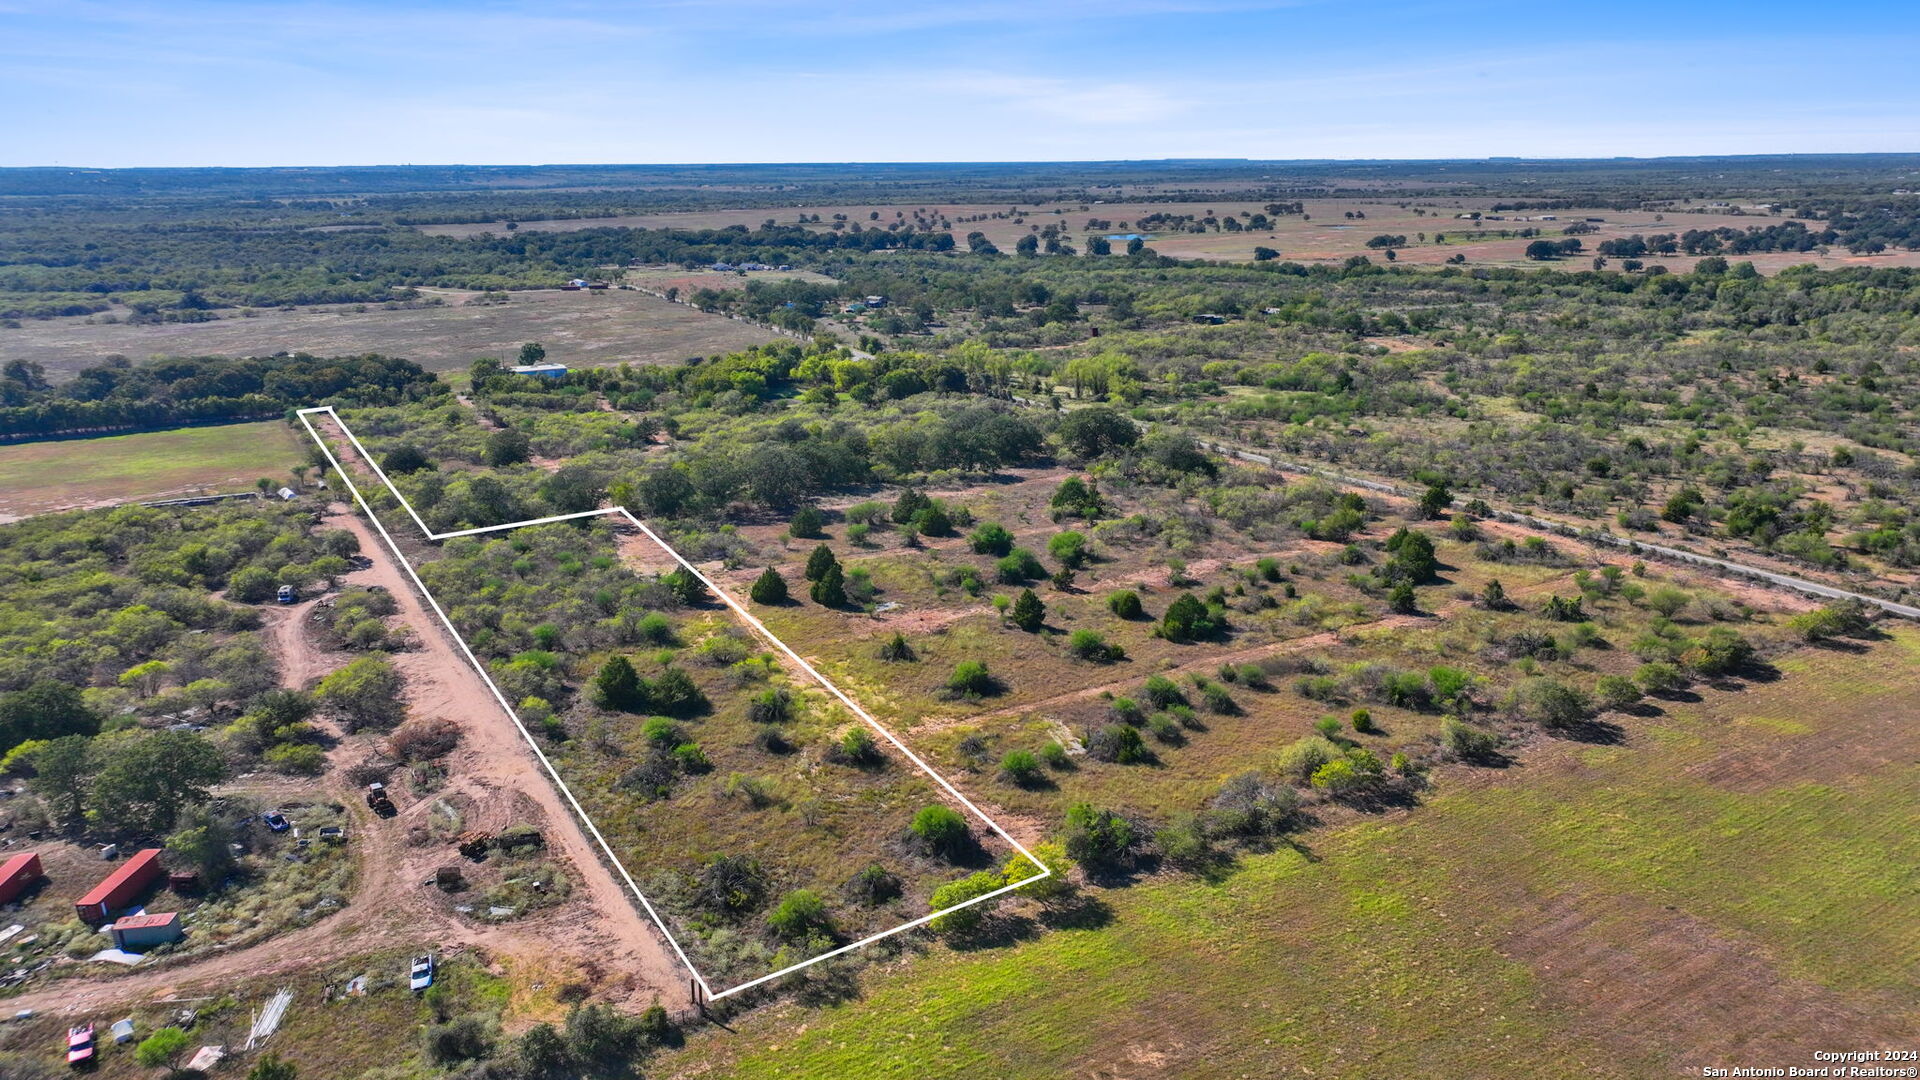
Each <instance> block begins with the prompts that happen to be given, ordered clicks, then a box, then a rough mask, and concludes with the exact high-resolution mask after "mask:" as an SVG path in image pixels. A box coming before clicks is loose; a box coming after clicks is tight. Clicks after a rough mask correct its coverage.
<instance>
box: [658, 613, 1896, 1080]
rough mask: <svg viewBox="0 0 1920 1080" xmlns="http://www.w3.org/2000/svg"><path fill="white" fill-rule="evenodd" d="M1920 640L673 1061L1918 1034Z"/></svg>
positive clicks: (1036, 1060) (765, 1021)
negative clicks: (1904, 673)
mask: <svg viewBox="0 0 1920 1080" xmlns="http://www.w3.org/2000/svg"><path fill="white" fill-rule="evenodd" d="M1916 649H1920V631H1915V630H1913V629H1910V628H1905V627H1902V628H1899V629H1896V630H1895V631H1894V636H1893V638H1892V639H1891V640H1887V641H1882V642H1880V643H1878V644H1875V645H1874V646H1872V647H1871V648H1870V649H1867V650H1865V652H1864V655H1855V654H1852V653H1849V652H1847V651H1842V650H1831V651H1829V650H1806V651H1802V652H1800V653H1797V654H1794V655H1792V656H1790V657H1788V658H1786V662H1785V663H1784V664H1782V669H1783V673H1784V674H1785V676H1786V677H1785V678H1782V679H1780V680H1778V681H1776V682H1772V683H1768V684H1762V685H1756V686H1752V687H1750V688H1749V689H1747V690H1745V691H1743V692H1738V693H1723V692H1719V691H1713V690H1707V691H1705V692H1704V695H1703V697H1702V698H1701V700H1699V701H1697V702H1693V703H1681V704H1673V705H1670V706H1669V707H1668V708H1667V709H1666V711H1665V714H1664V715H1662V716H1659V717H1656V718H1652V719H1643V720H1634V721H1631V722H1630V723H1629V725H1628V731H1627V736H1626V739H1625V740H1624V742H1623V743H1622V744H1619V745H1613V746H1596V745H1589V744H1580V743H1573V742H1561V741H1548V742H1542V743H1539V744H1536V745H1534V746H1532V747H1530V748H1528V749H1527V750H1525V751H1524V752H1522V753H1521V754H1519V755H1518V760H1517V761H1516V763H1515V764H1514V765H1513V766H1512V767H1510V768H1507V769H1505V770H1499V771H1490V770H1469V769H1462V768H1459V767H1452V768H1449V769H1447V770H1445V771H1443V772H1442V773H1441V774H1440V775H1439V776H1438V777H1437V781H1438V783H1437V785H1436V793H1435V794H1433V795H1431V796H1430V797H1429V799H1428V800H1427V803H1426V805H1424V806H1422V807H1419V808H1416V809H1414V810H1412V811H1411V812H1409V813H1406V814H1401V815H1390V816H1386V817H1381V818H1375V819H1369V820H1365V821H1362V822H1360V823H1358V824H1350V825H1346V826H1342V827H1337V828H1330V829H1324V830H1320V831H1316V832H1310V833H1308V834H1305V835H1304V836H1303V837H1301V841H1302V843H1301V845H1300V846H1299V847H1298V848H1296V849H1282V850H1279V851H1277V852H1275V853H1272V854H1258V855H1251V856H1246V857H1243V859H1242V860H1241V862H1240V863H1239V865H1238V866H1237V867H1236V868H1235V870H1234V871H1233V872H1231V873H1229V874H1227V875H1225V876H1224V877H1223V878H1221V879H1218V880H1215V881H1207V880H1200V879H1195V878H1191V877H1184V876H1170V875H1162V876H1157V877H1154V878H1150V879H1148V880H1146V881H1143V882H1141V883H1139V884H1136V885H1134V886H1133V887H1130V888H1122V889H1111V890H1095V891H1094V895H1095V896H1096V897H1097V899H1098V900H1099V901H1100V902H1101V903H1102V904H1103V905H1104V906H1105V908H1106V909H1107V912H1108V913H1109V916H1110V917H1109V919H1108V920H1107V921H1106V924H1105V925H1103V926H1100V927H1098V928H1094V929H1054V930H1050V931H1048V932H1045V933H1041V934H1038V935H1036V936H1032V937H1030V938H1029V939H1028V940H1026V941H1024V943H1022V944H1018V945H1014V946H1011V947H1005V948H996V949H984V950H979V951H953V950H950V949H948V948H946V947H944V946H939V947H936V948H935V949H934V950H933V952H932V953H931V954H929V955H927V956H925V957H923V958H920V959H916V960H913V961H911V962H908V963H905V964H899V965H893V966H890V967H888V968H886V969H882V970H876V971H874V972H871V973H870V974H869V975H868V976H867V993H866V997H865V999H864V1000H863V1001H860V1002H858V1003H856V1004H853V1005H848V1006H843V1007H839V1008H833V1009H825V1010H808V1009H803V1008H802V1007H800V1006H797V1005H791V1004H788V1005H782V1006H779V1007H777V1008H774V1009H771V1010H766V1011H763V1012H761V1013H759V1014H755V1015H752V1016H749V1017H747V1018H745V1019H743V1020H741V1021H740V1022H738V1023H737V1024H735V1025H734V1026H735V1028H736V1031H735V1032H727V1031H724V1030H719V1029H708V1030H707V1031H705V1032H703V1033H702V1034H700V1035H699V1037H698V1038H696V1039H695V1040H694V1041H693V1043H692V1044H691V1046H690V1047H689V1050H688V1051H687V1052H686V1053H684V1054H682V1055H679V1056H677V1057H674V1058H668V1059H665V1060H663V1061H661V1062H660V1063H659V1066H660V1067H659V1068H658V1070H657V1071H658V1072H659V1074H661V1075H681V1076H693V1075H727V1076H741V1077H774V1076H778V1077H838V1076H853V1075H859V1076H897V1077H909V1076H910V1077H939V1076H953V1077H966V1076H987V1075H992V1076H1003V1077H1052V1076H1062V1075H1073V1076H1146V1075H1154V1076H1191V1077H1213V1076H1220V1077H1241V1076H1275V1075H1285V1076H1306V1075H1312V1076H1319V1077H1331V1076H1341V1077H1347V1076H1351V1077H1369V1076H1394V1075H1401V1076H1406V1075H1430V1076H1472V1075H1528V1076H1569V1077H1571V1076H1582V1077H1590V1076H1618V1077H1642V1076H1655V1075H1685V1074H1686V1073H1684V1072H1683V1070H1685V1069H1687V1068H1689V1067H1693V1066H1700V1065H1709V1064H1716V1065H1732V1064H1741V1063H1747V1064H1780V1065H1785V1064H1802V1065H1807V1064H1812V1061H1811V1056H1810V1055H1811V1053H1812V1051H1813V1050H1814V1049H1816V1048H1821V1047H1825V1046H1829V1045H1833V1044H1835V1040H1840V1041H1844V1042H1846V1043H1847V1044H1848V1045H1865V1044H1867V1043H1874V1042H1880V1043H1884V1044H1889V1045H1891V1044H1894V1043H1897V1042H1898V1041H1899V1040H1900V1039H1901V1037H1902V1036H1903V1035H1905V1036H1910V1035H1911V1033H1912V1031H1913V1030H1914V1029H1915V1026H1916V1024H1917V1023H1920V990H1917V989H1916V988H1915V986H1914V984H1913V982H1912V979H1911V973H1912V971H1913V970H1914V965H1915V964H1916V963H1920V903H1916V900H1920V872H1917V871H1916V870H1915V867H1916V865H1920V837H1917V836H1916V834H1915V833H1914V830H1913V829H1912V822H1913V820H1914V815H1915V812H1916V798H1915V793H1916V791H1920V765H1916V760H1920V759H1917V758H1916V754H1915V750H1916V748H1920V735H1916V734H1915V733H1914V732H1913V731H1912V729H1911V725H1905V724H1901V723H1899V722H1898V718H1899V717H1901V716H1911V715H1912V713H1913V710H1914V707H1915V699H1916V696H1920V692H1916V690H1915V689H1914V687H1913V686H1912V684H1911V681H1910V680H1906V679H1902V678H1900V677H1899V676H1898V672H1899V670H1901V669H1902V667H1903V666H1907V667H1910V665H1911V663H1912V661H1913V658H1914V655H1915V652H1916ZM1781 718H1792V720H1793V723H1791V724H1784V723H1781V722H1780V720H1781Z"/></svg>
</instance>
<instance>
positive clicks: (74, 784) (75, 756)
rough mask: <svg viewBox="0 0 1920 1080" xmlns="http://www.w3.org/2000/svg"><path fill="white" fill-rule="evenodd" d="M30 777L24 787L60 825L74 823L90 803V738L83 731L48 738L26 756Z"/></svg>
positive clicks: (91, 761)
mask: <svg viewBox="0 0 1920 1080" xmlns="http://www.w3.org/2000/svg"><path fill="white" fill-rule="evenodd" d="M27 764H28V765H29V766H31V767H32V769H33V778H32V779H30V780H28V781H27V787H28V788H29V789H30V790H32V792H33V793H34V794H35V795H38V796H40V801H41V803H42V804H43V805H45V806H46V808H47V816H49V817H51V818H52V819H53V820H54V821H55V822H56V823H59V824H62V825H68V826H73V825H78V824H79V823H80V822H81V821H82V820H84V817H85V814H86V812H87V810H89V809H91V808H92V806H93V800H92V795H93V789H92V784H91V781H92V779H93V757H92V740H90V739H88V738H87V737H86V736H84V735H67V736H65V737H62V738H58V739H50V740H48V741H47V742H44V743H41V744H39V745H38V746H36V747H34V748H33V751H32V753H30V754H29V755H28V756H27Z"/></svg>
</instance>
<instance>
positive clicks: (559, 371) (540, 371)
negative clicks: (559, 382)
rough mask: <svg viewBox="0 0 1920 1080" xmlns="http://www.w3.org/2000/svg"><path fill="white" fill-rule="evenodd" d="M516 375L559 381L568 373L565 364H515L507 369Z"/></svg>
mask: <svg viewBox="0 0 1920 1080" xmlns="http://www.w3.org/2000/svg"><path fill="white" fill-rule="evenodd" d="M507 370H508V371H511V372H513V373H514V374H515V375H538V376H539V377H540V378H543V379H557V378H559V377H560V376H562V375H565V374H566V373H567V365H565V364H552V363H548V364H515V365H514V366H513V367H510V368H508V369H507Z"/></svg>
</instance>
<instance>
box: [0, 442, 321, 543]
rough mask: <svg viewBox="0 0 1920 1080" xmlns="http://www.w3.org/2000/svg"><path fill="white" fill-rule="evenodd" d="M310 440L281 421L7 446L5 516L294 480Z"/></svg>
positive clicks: (1, 495)
mask: <svg viewBox="0 0 1920 1080" xmlns="http://www.w3.org/2000/svg"><path fill="white" fill-rule="evenodd" d="M305 460H306V447H305V445H303V443H302V442H301V441H300V440H299V439H297V438H295V436H294V433H293V430H292V429H291V428H289V427H287V425H285V424H282V423H280V422H278V421H269V422H266V423H261V424H226V425H222V426H219V427H200V428H177V429H175V430H173V431H152V432H144V433H141V434H136V435H113V436H109V437H107V438H101V439H68V440H64V441H55V442H36V443H20V444H17V445H11V446H8V445H0V476H4V477H5V480H4V482H0V522H5V521H12V520H15V519H18V518H23V517H28V516H31V515H33V514H44V513H48V512H50V511H55V510H77V509H80V508H82V507H90V506H105V505H111V504H113V503H120V502H130V501H133V500H136V499H160V498H169V497H175V496H181V495H194V494H202V493H206V492H222V491H250V490H252V489H253V485H254V481H255V480H258V479H260V478H261V477H265V478H267V479H269V480H272V481H273V482H274V484H275V485H276V486H277V485H280V484H285V483H287V482H288V481H289V480H290V479H291V478H290V477H289V476H288V473H287V470H288V469H290V468H291V467H293V466H295V465H298V464H300V463H301V462H303V461H305Z"/></svg>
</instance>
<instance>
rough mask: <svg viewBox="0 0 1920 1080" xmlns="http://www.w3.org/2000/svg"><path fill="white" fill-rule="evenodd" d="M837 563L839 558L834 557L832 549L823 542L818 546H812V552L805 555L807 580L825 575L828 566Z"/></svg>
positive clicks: (838, 563)
mask: <svg viewBox="0 0 1920 1080" xmlns="http://www.w3.org/2000/svg"><path fill="white" fill-rule="evenodd" d="M839 565H840V560H839V559H836V558H834V555H833V549H832V548H830V547H828V546H827V545H825V544H821V545H820V546H819V547H816V548H814V549H813V551H812V553H811V554H809V555H808V556H807V572H806V577H807V580H808V581H819V580H820V579H821V578H823V577H825V576H826V574H827V570H828V569H829V568H830V567H836V566H839Z"/></svg>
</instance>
